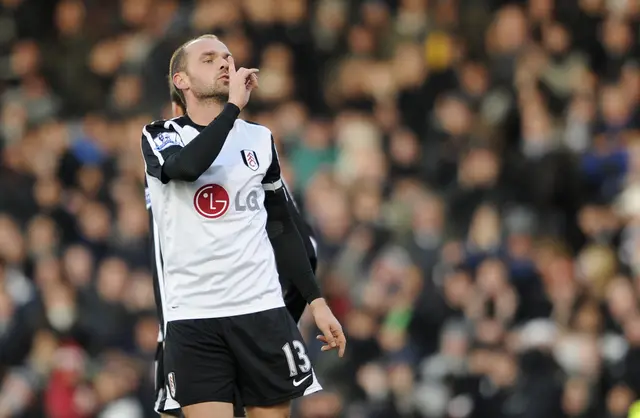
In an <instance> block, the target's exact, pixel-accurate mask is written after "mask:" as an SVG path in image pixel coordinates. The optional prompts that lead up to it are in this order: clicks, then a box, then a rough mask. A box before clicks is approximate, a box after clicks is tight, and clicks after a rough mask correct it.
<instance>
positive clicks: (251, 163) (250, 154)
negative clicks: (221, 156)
mask: <svg viewBox="0 0 640 418" xmlns="http://www.w3.org/2000/svg"><path fill="white" fill-rule="evenodd" d="M240 153H241V154H242V161H244V165H246V166H247V167H249V168H250V169H252V170H253V171H257V170H258V167H260V163H258V156H257V155H256V152H255V151H251V150H250V149H243V150H242V151H240Z"/></svg>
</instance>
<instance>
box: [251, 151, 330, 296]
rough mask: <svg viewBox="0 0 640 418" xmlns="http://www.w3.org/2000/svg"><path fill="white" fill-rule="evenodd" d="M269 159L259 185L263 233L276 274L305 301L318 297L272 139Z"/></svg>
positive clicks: (319, 294) (313, 276)
mask: <svg viewBox="0 0 640 418" xmlns="http://www.w3.org/2000/svg"><path fill="white" fill-rule="evenodd" d="M271 147H272V151H271V152H272V156H273V157H272V160H271V165H270V166H269V169H268V170H267V174H266V175H265V177H264V179H263V181H262V184H263V187H264V189H265V199H264V200H265V202H264V206H265V209H266V210H267V215H268V218H267V233H268V234H269V239H270V240H271V245H272V246H273V252H274V254H275V257H276V263H277V265H278V273H279V274H280V276H281V277H282V279H283V281H285V282H289V283H291V284H293V285H294V286H295V287H296V288H297V289H298V290H299V291H300V293H301V294H302V296H303V297H304V299H305V300H306V301H307V303H309V304H311V303H312V302H313V301H314V300H316V299H318V298H320V297H322V295H321V293H320V288H319V287H318V284H317V283H316V279H315V275H314V273H313V269H312V267H311V264H310V263H309V256H308V254H307V251H306V249H305V245H304V241H303V239H302V236H301V235H300V232H299V231H298V228H296V224H295V222H294V219H293V216H292V214H291V211H290V205H291V203H290V202H289V200H288V198H287V193H286V190H285V188H284V184H283V182H282V179H281V178H280V164H279V162H278V156H277V153H276V149H275V144H274V143H273V140H272V144H271Z"/></svg>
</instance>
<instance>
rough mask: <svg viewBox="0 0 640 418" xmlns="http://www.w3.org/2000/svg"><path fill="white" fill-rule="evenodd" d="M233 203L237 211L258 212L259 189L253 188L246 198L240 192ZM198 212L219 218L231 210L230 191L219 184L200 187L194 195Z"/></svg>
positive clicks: (194, 202) (210, 217)
mask: <svg viewBox="0 0 640 418" xmlns="http://www.w3.org/2000/svg"><path fill="white" fill-rule="evenodd" d="M233 205H234V207H235V210H236V211H237V212H247V211H249V212H257V211H259V210H260V204H259V202H258V190H256V189H254V190H251V191H250V192H249V193H248V194H247V195H246V196H244V198H243V197H242V196H241V193H238V194H237V195H236V197H235V199H234V202H233ZM193 206H194V207H195V208H196V212H198V213H199V214H200V215H202V216H204V217H205V218H207V219H218V218H220V217H221V216H223V215H224V214H225V213H227V211H228V210H229V207H230V206H231V198H230V197H229V192H227V190H226V189H225V188H224V187H222V186H220V185H219V184H207V185H204V186H202V187H201V188H199V189H198V191H197V192H196V194H195V196H194V197H193Z"/></svg>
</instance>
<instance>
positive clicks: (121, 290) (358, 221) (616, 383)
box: [0, 0, 640, 418]
mask: <svg viewBox="0 0 640 418" xmlns="http://www.w3.org/2000/svg"><path fill="white" fill-rule="evenodd" d="M202 33H214V34H216V35H218V36H219V37H220V38H221V39H222V40H223V41H224V42H225V43H226V44H227V45H228V47H229V49H230V50H231V51H232V53H233V54H234V57H235V60H236V62H237V63H239V64H240V65H243V66H254V67H258V68H260V89H259V90H258V91H257V92H256V94H255V95H254V96H253V97H252V98H251V102H250V104H249V107H248V108H247V110H246V111H245V112H244V115H243V117H244V118H245V119H250V120H253V121H256V122H258V123H262V124H264V125H266V126H267V127H269V128H270V129H271V130H272V131H273V133H274V136H275V137H276V139H277V141H278V146H279V148H280V155H281V158H282V160H283V172H284V174H285V176H286V179H287V180H288V184H289V185H291V187H292V189H294V193H295V195H296V196H297V200H298V203H299V204H300V206H301V207H302V208H303V211H304V215H305V216H306V218H307V219H308V220H309V221H310V223H311V224H312V225H313V227H314V229H315V231H316V235H317V237H318V243H319V257H320V268H319V274H318V278H319V280H320V282H321V284H322V287H323V289H324V292H325V294H326V296H327V298H328V300H329V301H330V303H331V306H332V307H333V309H334V311H335V312H336V314H337V315H338V316H339V319H340V320H341V321H342V323H343V325H344V326H345V329H346V330H347V332H348V338H349V347H348V351H347V353H348V354H347V358H346V359H343V360H340V359H337V357H336V356H332V355H330V354H319V348H318V347H317V346H313V344H314V343H313V336H314V334H315V330H314V329H313V326H312V321H310V320H309V318H307V317H305V318H304V319H303V323H302V328H303V330H304V332H305V335H306V337H307V340H308V341H309V343H310V344H311V345H312V348H313V349H312V350H311V351H313V353H314V361H315V363H316V365H317V372H318V375H319V377H320V379H321V381H322V383H323V385H324V386H325V388H326V391H325V392H323V393H321V394H319V395H317V396H313V397H309V398H305V399H304V400H302V401H300V402H298V403H297V404H296V409H295V412H294V415H293V416H294V417H296V418H297V417H299V418H341V417H345V418H516V417H517V418H541V417H545V418H622V417H625V416H626V412H627V409H628V407H629V405H630V404H631V402H633V401H634V400H635V399H636V398H637V397H638V396H639V395H640V304H639V297H640V132H639V128H640V119H639V118H638V116H639V115H638V110H639V109H640V108H639V106H638V105H639V103H640V61H639V58H640V43H639V41H640V3H639V2H637V1H635V0H529V1H526V0H520V1H517V0H444V1H442V0H315V1H311V0H183V1H178V0H119V1H115V0H47V1H38V0H0V418H8V417H20V418H30V417H34V418H35V417H48V418H90V417H96V418H115V417H117V418H123V417H127V418H146V417H153V416H154V413H153V366H152V361H153V356H154V352H155V348H156V337H157V320H156V317H155V305H154V300H153V291H152V281H151V276H150V274H149V268H148V267H149V265H150V261H149V251H148V248H147V242H148V233H149V231H148V228H147V225H148V218H147V212H146V209H145V202H144V190H143V188H144V186H143V181H144V166H143V162H142V158H141V154H140V149H139V147H140V136H141V128H142V126H143V125H145V124H146V123H148V122H149V121H151V120H153V119H157V118H160V117H169V116H170V115H169V110H170V107H169V103H168V102H169V95H168V88H167V78H166V75H167V73H168V62H169V58H170V56H171V53H172V52H173V50H174V49H175V48H176V47H177V46H179V45H180V44H181V43H182V42H184V41H185V40H187V39H189V38H190V37H192V36H194V35H200V34H202Z"/></svg>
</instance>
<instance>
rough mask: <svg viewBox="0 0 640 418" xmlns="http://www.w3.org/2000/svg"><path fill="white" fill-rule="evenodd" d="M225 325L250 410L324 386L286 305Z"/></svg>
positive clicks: (243, 393) (234, 319) (287, 399)
mask: <svg viewBox="0 0 640 418" xmlns="http://www.w3.org/2000/svg"><path fill="white" fill-rule="evenodd" d="M225 325H227V326H226V327H225V328H226V333H225V336H226V340H227V342H228V344H229V347H230V349H231V351H232V352H233V355H234V357H235V359H236V365H237V384H238V388H239V389H240V396H241V398H242V401H243V402H244V405H245V406H246V407H247V410H250V409H252V408H251V407H273V406H276V405H282V404H285V403H287V402H288V401H290V400H292V399H295V398H298V397H301V396H305V395H308V394H311V393H313V392H317V391H319V390H321V389H322V387H321V386H320V384H319V383H318V381H317V380H316V376H315V373H314V372H313V368H312V366H311V360H309V356H308V355H307V347H306V345H305V344H304V341H303V339H302V335H301V334H300V331H299V330H298V327H297V326H296V324H295V322H293V319H292V318H291V316H290V315H289V312H288V311H287V309H286V308H278V309H271V310H268V311H263V312H257V313H253V314H248V315H240V316H234V317H230V318H225Z"/></svg>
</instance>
